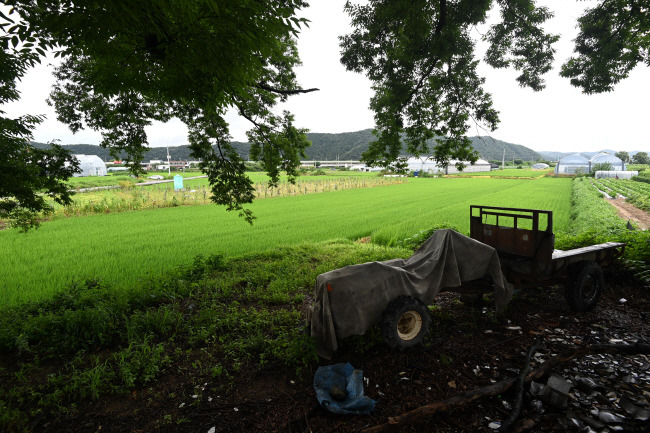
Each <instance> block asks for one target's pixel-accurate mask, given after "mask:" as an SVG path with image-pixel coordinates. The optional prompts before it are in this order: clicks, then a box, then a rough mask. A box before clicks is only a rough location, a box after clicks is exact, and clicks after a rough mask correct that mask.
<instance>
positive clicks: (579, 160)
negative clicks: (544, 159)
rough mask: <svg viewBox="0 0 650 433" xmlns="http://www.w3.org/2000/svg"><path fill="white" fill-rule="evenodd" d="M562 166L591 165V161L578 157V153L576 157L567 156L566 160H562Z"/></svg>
mask: <svg viewBox="0 0 650 433" xmlns="http://www.w3.org/2000/svg"><path fill="white" fill-rule="evenodd" d="M560 164H565V165H566V164H571V165H587V164H589V160H588V159H587V158H585V157H584V156H582V155H578V154H577V153H576V154H574V155H569V156H565V157H564V158H562V159H560Z"/></svg>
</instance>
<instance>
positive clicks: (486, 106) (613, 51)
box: [340, 0, 650, 165]
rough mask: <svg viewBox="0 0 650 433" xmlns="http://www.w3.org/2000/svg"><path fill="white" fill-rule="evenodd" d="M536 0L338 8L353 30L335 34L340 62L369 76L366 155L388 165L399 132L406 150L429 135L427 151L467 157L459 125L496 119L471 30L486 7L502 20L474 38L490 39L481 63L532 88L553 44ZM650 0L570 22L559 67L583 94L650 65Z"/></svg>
mask: <svg viewBox="0 0 650 433" xmlns="http://www.w3.org/2000/svg"><path fill="white" fill-rule="evenodd" d="M536 3H537V2H536V1H535V0H494V1H491V0H369V1H368V2H367V4H364V5H355V4H353V3H352V2H350V1H348V2H347V4H346V6H345V10H346V12H347V13H348V14H349V15H350V17H351V20H352V26H353V31H352V33H350V34H348V35H345V36H343V37H341V42H340V45H341V49H342V57H341V61H342V63H343V64H344V65H345V66H346V68H347V69H348V70H350V71H354V72H359V73H364V74H365V75H366V76H367V77H368V78H369V79H370V80H371V81H372V83H373V89H374V90H375V95H374V97H373V98H372V100H371V103H370V106H371V108H372V109H373V110H374V112H375V123H376V135H377V139H376V141H374V142H373V143H372V144H371V147H370V148H369V150H368V151H367V152H366V154H365V155H364V157H365V158H366V159H367V160H368V161H370V162H373V163H380V164H382V165H388V164H391V163H392V161H394V160H395V159H396V158H397V156H398V154H399V152H400V150H401V148H402V144H401V143H400V138H402V136H403V137H404V139H403V141H404V142H405V146H406V148H407V149H408V150H409V152H411V153H418V152H429V149H427V146H426V142H427V140H428V139H430V138H432V137H438V138H437V140H436V141H437V146H436V147H435V148H434V149H433V151H434V152H433V153H434V157H435V159H436V160H437V161H438V162H440V163H446V162H448V161H449V160H450V159H452V158H456V159H460V160H470V161H474V160H476V158H477V157H478V155H477V153H476V152H474V151H472V147H471V145H470V142H469V140H468V139H467V137H466V133H467V131H468V129H469V127H470V124H471V123H472V122H475V123H478V124H480V125H482V126H485V127H487V128H488V129H490V130H494V129H495V128H496V127H497V125H498V123H499V117H498V112H497V110H496V109H495V108H494V107H493V104H492V97H491V95H490V94H489V93H487V92H485V90H484V89H483V83H484V79H483V78H481V77H479V76H478V74H477V71H476V66H477V64H478V58H477V56H476V54H475V44H476V37H473V36H472V34H471V32H472V30H474V29H475V27H476V26H478V25H480V24H483V23H485V21H486V17H487V13H488V11H490V9H494V10H495V11H498V12H499V13H500V19H499V20H498V21H497V22H496V23H494V24H492V25H491V26H490V27H489V29H488V30H487V32H486V33H485V34H484V35H483V37H482V39H483V40H484V41H486V42H487V43H488V44H489V46H488V49H487V52H486V54H485V58H484V60H485V62H486V63H487V64H489V65H490V66H492V67H494V68H508V67H510V68H514V69H515V70H516V71H518V72H519V76H518V77H517V81H518V82H519V84H520V85H521V86H524V87H530V88H531V89H533V90H535V91H538V90H541V89H543V88H544V87H545V82H544V79H543V75H544V74H545V73H547V72H549V71H550V70H551V68H552V62H553V59H554V55H555V49H554V48H553V44H554V43H555V42H557V40H558V39H559V36H558V35H553V34H550V33H548V32H546V31H545V30H544V27H543V25H544V23H545V22H546V21H547V20H548V19H549V18H551V17H553V12H552V11H551V10H549V9H548V8H546V7H539V6H538V5H537V4H536ZM649 5H650V1H648V0H636V1H627V0H601V1H600V2H598V3H596V4H595V6H594V7H593V8H590V9H587V10H586V12H585V13H584V15H583V16H582V17H581V18H580V19H579V20H578V24H579V28H580V33H579V35H578V37H577V38H576V39H575V44H576V45H575V55H574V57H572V58H570V59H569V60H568V61H567V62H566V63H565V64H564V65H563V67H562V69H561V75H562V76H564V77H567V78H571V84H573V85H574V86H577V87H579V88H581V89H582V90H583V91H584V92H585V93H599V92H604V91H610V90H612V88H613V85H614V84H616V83H618V82H619V81H620V80H621V79H623V78H625V77H627V76H628V73H629V72H630V70H631V69H632V68H633V67H634V66H635V65H637V64H638V63H645V64H647V65H650V55H649V48H650V11H649Z"/></svg>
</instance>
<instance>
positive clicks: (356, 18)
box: [0, 0, 650, 226]
mask: <svg viewBox="0 0 650 433" xmlns="http://www.w3.org/2000/svg"><path fill="white" fill-rule="evenodd" d="M649 3H650V0H631V1H629V0H600V1H598V2H596V3H595V5H594V7H592V8H590V9H588V10H587V11H586V12H585V14H584V15H583V16H582V17H581V18H580V19H579V20H578V24H579V28H580V33H579V35H578V37H577V38H576V40H575V43H576V49H575V55H574V57H572V58H571V59H569V60H568V61H567V62H566V63H565V64H564V66H563V67H562V70H561V75H563V76H564V77H567V78H570V79H571V83H572V84H573V85H575V86H578V87H580V88H582V89H583V91H584V92H585V93H598V92H603V91H610V90H612V88H613V86H614V85H615V84H616V83H618V82H619V81H620V80H622V79H624V78H625V77H627V75H628V73H629V72H630V70H631V69H632V68H633V67H634V66H635V65H637V64H640V63H642V64H649V65H650V57H649V48H650V30H649V28H650V13H649V9H650V8H649ZM4 4H5V5H7V6H10V7H11V11H10V12H9V13H2V14H0V28H2V31H3V32H4V33H1V34H0V45H1V46H2V54H1V55H0V56H1V57H0V105H1V104H3V103H5V102H7V101H12V100H17V99H18V97H19V95H18V92H17V91H16V86H15V83H16V81H17V80H19V79H20V78H21V77H22V76H23V75H24V73H25V71H26V70H27V68H29V67H30V66H32V65H33V64H35V63H36V62H38V61H39V60H40V59H41V58H43V57H44V55H45V52H46V50H54V51H55V54H56V55H57V56H60V57H61V58H62V60H63V61H62V63H61V65H60V66H59V67H58V68H57V70H56V73H55V75H56V78H57V84H56V85H55V87H54V89H53V91H52V93H51V96H50V103H51V104H52V105H53V106H54V107H55V109H56V111H57V116H58V119H59V120H61V121H62V122H64V123H66V124H68V125H69V127H70V128H71V129H72V130H73V131H77V130H79V129H81V128H85V127H88V128H92V129H95V130H98V131H101V133H102V137H103V140H102V143H101V144H102V145H103V146H105V147H108V148H109V149H111V150H113V151H114V152H115V153H119V152H123V153H126V154H127V155H128V159H129V160H131V161H132V162H134V163H136V162H139V160H140V159H141V158H142V156H143V155H144V152H145V150H146V149H147V147H148V139H147V136H146V133H145V129H144V128H145V126H147V125H149V124H150V123H151V122H153V121H156V120H160V121H165V120H167V119H170V118H171V117H173V116H176V117H178V118H180V119H181V120H182V121H183V122H184V123H185V124H186V125H187V127H188V130H189V142H190V147H191V149H192V154H193V157H195V158H197V159H198V158H200V159H202V161H203V163H202V165H201V169H202V170H204V172H205V173H206V174H207V175H208V177H209V179H210V183H211V185H212V192H213V195H212V199H213V200H214V201H215V202H216V203H220V204H224V205H226V206H227V208H228V209H229V210H238V211H239V212H240V214H241V215H243V216H244V217H245V218H246V219H247V220H248V221H251V220H252V218H253V216H252V215H251V213H250V212H249V211H248V210H245V209H244V208H243V205H244V204H246V203H250V202H251V201H252V198H253V194H252V186H251V182H250V179H248V177H247V176H246V175H245V173H244V163H243V161H242V159H241V158H240V157H239V155H238V154H237V152H236V150H235V149H234V148H233V146H232V145H231V144H230V134H229V129H228V123H227V122H226V120H225V118H224V115H225V113H226V111H227V110H229V109H232V108H234V109H236V110H237V111H238V112H239V114H240V115H241V116H243V117H244V118H246V119H248V120H249V121H250V123H251V130H250V131H249V133H248V139H249V141H250V142H251V146H252V148H251V156H252V157H253V158H256V159H258V160H260V161H261V162H262V164H263V165H264V168H265V170H267V171H268V173H269V174H270V176H271V183H272V184H273V183H276V182H278V179H279V177H278V176H279V173H280V171H286V172H287V173H288V174H289V178H290V179H293V178H294V177H295V176H296V175H297V167H298V164H299V159H300V157H301V156H304V149H305V148H306V147H307V146H308V145H309V141H308V140H307V138H306V136H305V132H306V131H305V130H304V129H301V128H298V127H296V126H295V125H294V117H293V115H292V114H291V113H288V112H284V113H282V114H275V113H274V112H273V110H272V109H273V107H275V106H276V104H277V103H279V102H281V101H285V100H286V99H287V98H288V97H289V96H291V95H295V94H299V93H304V92H309V91H313V90H317V89H303V88H302V87H301V86H300V85H299V84H298V83H297V80H296V75H295V72H294V68H295V67H296V66H298V65H299V62H300V60H299V57H298V52H297V48H296V39H295V38H296V37H297V36H298V32H299V31H300V29H301V27H303V26H304V25H306V20H305V19H303V18H300V17H299V14H300V11H301V10H302V9H303V8H305V7H307V6H308V5H307V3H305V2H304V1H301V0H266V1H258V0H191V1H190V0H176V1H166V0H142V1H137V2H130V1H124V0H105V1H101V2H96V1H90V0H75V1H72V0H8V1H5V2H4ZM492 8H494V10H495V11H497V12H498V13H499V17H498V19H497V20H496V22H495V23H494V24H491V26H490V27H489V29H488V31H487V32H486V33H485V34H484V36H483V39H484V40H485V41H486V42H487V43H488V45H489V48H488V49H487V52H486V55H485V59H484V60H485V61H486V62H487V63H488V64H489V65H491V66H493V67H495V68H513V69H515V70H516V71H518V73H519V76H518V77H517V81H518V82H519V84H520V85H521V86H527V87H530V88H532V89H533V90H536V91H538V90H541V89H543V88H544V86H545V82H544V79H543V75H544V74H545V73H547V72H548V71H550V70H551V67H552V62H553V59H554V55H555V50H554V48H553V44H554V43H555V42H556V41H557V40H558V38H559V36H557V35H553V34H550V33H548V32H547V31H545V30H544V23H545V22H546V21H547V20H548V19H549V18H551V17H552V16H553V12H552V11H550V10H549V9H548V8H545V7H539V6H538V5H537V2H536V1H535V0H368V2H366V3H365V4H363V5H355V4H353V3H352V2H347V3H346V5H345V12H347V14H348V15H349V16H350V18H351V23H352V27H353V30H352V32H351V33H350V34H348V35H343V36H342V37H341V39H340V46H341V50H342V51H341V62H342V63H343V64H344V65H345V67H346V68H347V69H348V70H350V71H354V72H358V73H364V74H365V75H367V76H368V78H369V79H370V80H371V82H372V85H373V89H374V91H375V95H374V96H373V98H372V99H371V102H370V106H371V108H372V109H373V110H374V112H375V123H376V126H375V132H374V133H375V135H376V140H375V141H373V142H372V143H371V144H370V146H369V149H368V151H367V152H365V153H364V160H365V161H366V162H367V163H369V164H380V165H385V166H388V165H391V164H394V163H395V161H396V160H397V159H398V157H399V155H400V153H401V151H402V148H403V146H404V147H405V149H406V151H407V152H408V153H411V154H419V153H429V152H432V153H433V155H434V159H435V160H436V161H438V162H439V163H443V164H444V163H448V162H449V161H451V160H453V159H456V160H465V161H475V160H476V158H477V157H478V155H477V153H476V152H475V151H474V150H473V149H472V146H471V142H470V140H469V139H468V138H467V136H466V133H467V131H468V128H469V126H470V124H471V123H472V122H476V123H479V124H481V125H484V126H485V127H487V128H488V129H491V130H494V129H495V128H496V126H497V125H498V123H499V117H498V112H497V110H496V108H495V107H494V106H493V103H492V97H491V95H490V94H489V93H488V92H486V91H485V90H484V88H483V84H484V79H483V78H482V77H480V76H479V74H478V72H477V65H478V62H479V59H478V58H477V55H476V53H475V46H476V37H475V36H474V34H473V33H472V31H473V29H474V28H475V27H476V26H478V25H480V24H483V23H485V21H486V17H487V14H488V11H490V9H492ZM3 10H4V9H3ZM40 120H41V119H40V118H38V117H36V116H30V115H26V116H23V117H20V118H17V119H10V118H7V117H4V113H2V112H0V123H1V124H2V136H1V137H2V140H3V142H2V144H1V145H2V146H3V148H2V149H0V150H1V151H2V153H1V154H0V165H1V166H2V173H8V170H7V168H8V167H13V168H17V167H21V169H20V170H18V171H16V172H14V173H13V174H12V175H11V176H14V177H13V178H12V179H13V185H14V189H10V188H8V187H7V185H8V184H9V182H7V181H5V179H4V178H3V179H1V180H2V183H0V215H1V216H3V217H6V216H10V217H15V216H16V215H18V214H24V215H26V214H25V212H26V213H30V212H31V213H33V212H35V211H38V210H42V209H45V208H46V206H45V202H44V201H40V200H39V199H38V197H37V194H36V193H37V192H39V191H43V192H45V193H47V194H49V195H51V196H52V197H54V198H55V199H56V200H59V201H61V202H66V201H68V200H69V194H68V193H67V192H66V191H65V188H64V186H63V185H64V184H63V183H62V181H64V180H65V179H66V177H69V176H70V175H71V174H72V171H73V170H74V161H73V159H72V158H71V156H70V155H69V154H66V153H65V152H64V151H62V150H61V149H58V148H54V150H52V151H51V152H50V153H48V154H43V153H39V152H37V151H36V150H35V149H34V148H33V147H32V146H31V145H30V144H29V139H30V137H31V130H32V129H33V127H34V126H35V125H36V124H37V123H38V122H39V121H40ZM431 139H435V146H434V147H433V149H430V148H429V147H428V144H427V143H428V142H429V143H431ZM397 165H398V166H399V164H397ZM22 168H24V170H23V169H22ZM132 168H133V170H134V171H138V170H139V165H138V164H133V165H132ZM37 178H41V179H40V180H38V179H37ZM43 179H49V180H48V182H45V183H43ZM22 221H23V222H25V221H28V220H26V219H25V218H22ZM31 221H33V220H31ZM25 224H26V226H29V225H30V224H31V223H25Z"/></svg>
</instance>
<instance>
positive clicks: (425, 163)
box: [406, 156, 492, 174]
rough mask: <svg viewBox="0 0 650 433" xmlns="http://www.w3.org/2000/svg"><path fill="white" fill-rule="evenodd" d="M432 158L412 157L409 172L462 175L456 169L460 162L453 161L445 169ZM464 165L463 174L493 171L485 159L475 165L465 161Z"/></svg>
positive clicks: (407, 162)
mask: <svg viewBox="0 0 650 433" xmlns="http://www.w3.org/2000/svg"><path fill="white" fill-rule="evenodd" d="M430 158H431V157H428V156H421V157H417V158H416V157H410V158H409V159H408V160H407V161H406V164H407V165H408V170H409V171H413V172H415V171H419V172H423V173H431V174H455V173H460V171H459V170H458V169H457V168H456V163H457V162H459V161H458V160H456V159H452V160H451V161H449V165H448V166H447V167H443V166H441V165H439V164H438V163H436V161H435V160H433V159H430ZM463 164H465V168H464V169H463V171H462V172H463V173H476V172H480V171H490V170H491V169H492V167H491V165H490V163H489V162H487V161H486V160H484V159H478V160H477V161H476V162H475V163H474V164H473V165H472V164H471V163H470V162H469V161H463Z"/></svg>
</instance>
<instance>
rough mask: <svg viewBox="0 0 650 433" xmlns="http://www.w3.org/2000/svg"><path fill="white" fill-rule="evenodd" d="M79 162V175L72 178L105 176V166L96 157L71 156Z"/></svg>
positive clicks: (76, 174)
mask: <svg viewBox="0 0 650 433" xmlns="http://www.w3.org/2000/svg"><path fill="white" fill-rule="evenodd" d="M73 156H74V157H75V158H77V160H78V161H79V168H80V169H81V172H80V173H75V174H74V177H84V176H106V164H104V161H102V159H101V158H100V157H99V156H97V155H73Z"/></svg>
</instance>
